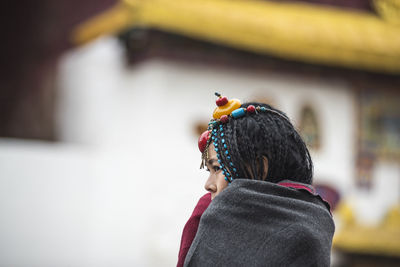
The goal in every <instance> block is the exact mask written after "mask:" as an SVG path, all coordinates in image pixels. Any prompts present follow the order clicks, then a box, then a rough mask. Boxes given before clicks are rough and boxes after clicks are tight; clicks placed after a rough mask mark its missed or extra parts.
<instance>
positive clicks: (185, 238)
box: [177, 193, 211, 267]
mask: <svg viewBox="0 0 400 267" xmlns="http://www.w3.org/2000/svg"><path fill="white" fill-rule="evenodd" d="M210 203H211V194H210V193H207V194H205V195H204V196H202V197H201V198H200V200H199V202H198V203H197V205H196V207H195V208H194V211H193V213H192V216H190V218H189V221H188V222H187V223H186V224H185V228H183V233H182V239H181V247H180V249H179V256H178V264H177V267H182V266H183V263H184V262H185V258H186V254H187V253H188V251H189V248H190V245H191V244H192V242H193V239H194V237H195V236H196V233H197V227H199V222H200V217H201V215H202V214H203V212H204V211H205V210H206V209H207V207H208V205H209V204H210Z"/></svg>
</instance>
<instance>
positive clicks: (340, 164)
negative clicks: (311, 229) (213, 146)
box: [0, 0, 400, 266]
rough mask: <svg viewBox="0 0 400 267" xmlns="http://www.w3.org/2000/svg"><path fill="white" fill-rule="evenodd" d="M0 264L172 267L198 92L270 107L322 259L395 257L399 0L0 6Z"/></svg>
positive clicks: (189, 199) (202, 118)
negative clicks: (309, 161)
mask: <svg viewBox="0 0 400 267" xmlns="http://www.w3.org/2000/svg"><path fill="white" fill-rule="evenodd" d="M3 11H5V12H4V13H5V14H4V15H2V20H3V23H2V25H3V26H5V27H4V28H3V29H2V34H1V35H2V37H1V38H2V42H1V52H2V57H1V76H0V77H1V79H0V84H1V91H0V137H1V138H0V266H174V265H175V264H176V262H177V254H178V249H179V243H180V237H181V236H180V235H181V232H182V229H183V226H184V224H185V222H186V220H187V219H188V218H189V216H190V214H191V212H192V210H193V208H194V205H195V204H196V202H197V200H198V199H199V198H200V197H201V196H202V195H203V194H204V193H205V190H204V188H203V184H204V182H205V180H206V178H207V173H206V172H204V170H199V165H200V153H199V152H198V149H197V138H198V135H199V134H200V133H201V132H202V131H203V130H204V128H205V127H206V125H207V123H208V120H209V119H210V117H211V113H212V111H213V109H214V106H215V102H214V101H215V97H214V95H213V94H214V92H215V91H218V92H220V93H222V94H223V95H226V96H228V97H230V98H239V99H241V100H242V101H254V100H255V101H262V102H267V103H270V104H272V105H274V106H276V107H277V108H279V109H281V110H283V111H284V112H286V113H287V114H288V116H289V117H290V118H291V119H292V121H293V123H294V124H295V125H296V127H297V128H298V129H299V131H300V132H301V134H302V136H303V137H304V139H305V140H306V142H307V144H308V146H309V148H310V151H311V153H312V157H313V160H314V164H315V177H314V184H315V186H316V187H317V190H318V191H319V192H320V194H321V195H322V196H323V197H324V198H326V199H327V200H328V201H329V202H330V203H331V206H332V209H333V212H334V218H335V222H336V233H335V237H334V244H333V258H332V265H333V266H399V264H400V208H399V200H400V1H398V0H376V1H373V0H371V1H367V0H336V1H333V0H302V1H300V0H298V1H294V0H293V1H266V0H265V1H244V0H235V1H228V0H202V1H200V0H191V1H188V0H174V1H168V0H125V1H116V0H97V1H95V0H84V1H82V0H80V1H78V0H59V1H50V0H42V1H40V2H31V3H23V2H20V1H14V2H12V3H8V4H6V5H5V8H4V9H3Z"/></svg>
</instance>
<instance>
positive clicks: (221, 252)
mask: <svg viewBox="0 0 400 267" xmlns="http://www.w3.org/2000/svg"><path fill="white" fill-rule="evenodd" d="M216 95H217V96H218V99H217V101H216V103H217V108H216V109H215V110H214V113H213V119H212V120H211V121H210V123H209V127H208V130H207V131H206V132H204V133H203V134H202V135H201V136H200V138H199V149H200V151H201V152H202V164H201V167H204V166H206V167H207V171H209V172H210V174H209V177H208V180H207V182H206V184H205V188H206V190H207V191H209V192H210V194H207V195H205V196H204V197H203V198H202V199H201V200H200V201H199V204H198V206H197V207H196V208H195V211H194V212H193V214H192V217H191V218H190V219H189V221H188V223H187V224H186V226H185V229H184V232H183V236H182V242H181V250H180V255H179V262H178V266H182V265H183V264H184V266H329V265H330V252H331V244H332V236H333V233H334V223H333V220H332V216H331V214H330V211H329V205H328V204H327V203H326V202H325V201H323V200H322V199H321V198H320V197H319V196H318V195H317V194H316V193H315V191H314V189H313V187H312V186H311V183H312V177H313V164H312V160H311V157H310V154H309V152H308V150H307V147H306V145H305V144H304V142H303V140H302V139H301V137H300V136H299V134H298V133H297V132H296V130H295V129H294V127H293V125H292V124H291V122H290V120H289V118H288V117H287V116H286V115H285V114H284V113H283V112H281V111H279V110H277V109H274V108H273V107H271V106H269V105H266V104H261V103H245V104H241V103H240V101H238V100H235V99H233V100H228V99H227V98H226V97H222V96H221V95H219V94H217V93H216ZM211 200H212V201H211ZM210 202H211V203H210Z"/></svg>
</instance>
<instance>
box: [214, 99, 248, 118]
mask: <svg viewBox="0 0 400 267" xmlns="http://www.w3.org/2000/svg"><path fill="white" fill-rule="evenodd" d="M241 105H242V104H241V103H240V101H239V100H237V99H231V100H229V101H228V103H226V104H225V105H223V106H221V107H217V108H215V110H214V113H213V118H214V119H219V118H221V116H222V115H227V116H228V115H229V114H231V113H232V111H234V110H235V109H238V108H240V106H241Z"/></svg>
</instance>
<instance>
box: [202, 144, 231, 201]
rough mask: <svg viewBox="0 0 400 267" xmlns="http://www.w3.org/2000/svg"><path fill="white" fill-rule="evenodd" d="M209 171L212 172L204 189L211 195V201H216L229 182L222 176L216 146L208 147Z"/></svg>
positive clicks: (207, 163)
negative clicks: (215, 198)
mask: <svg viewBox="0 0 400 267" xmlns="http://www.w3.org/2000/svg"><path fill="white" fill-rule="evenodd" d="M206 166H207V171H209V172H210V175H209V176H208V179H207V182H206V184H205V185H204V188H205V189H206V190H207V191H208V192H210V193H211V199H214V197H216V196H217V195H218V194H219V193H220V192H221V191H222V190H223V189H224V188H225V187H227V186H228V182H227V181H226V180H225V176H224V175H223V174H222V169H221V167H220V165H219V163H218V158H217V153H216V152H215V150H214V145H213V144H210V146H209V147H208V161H207V162H206Z"/></svg>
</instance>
